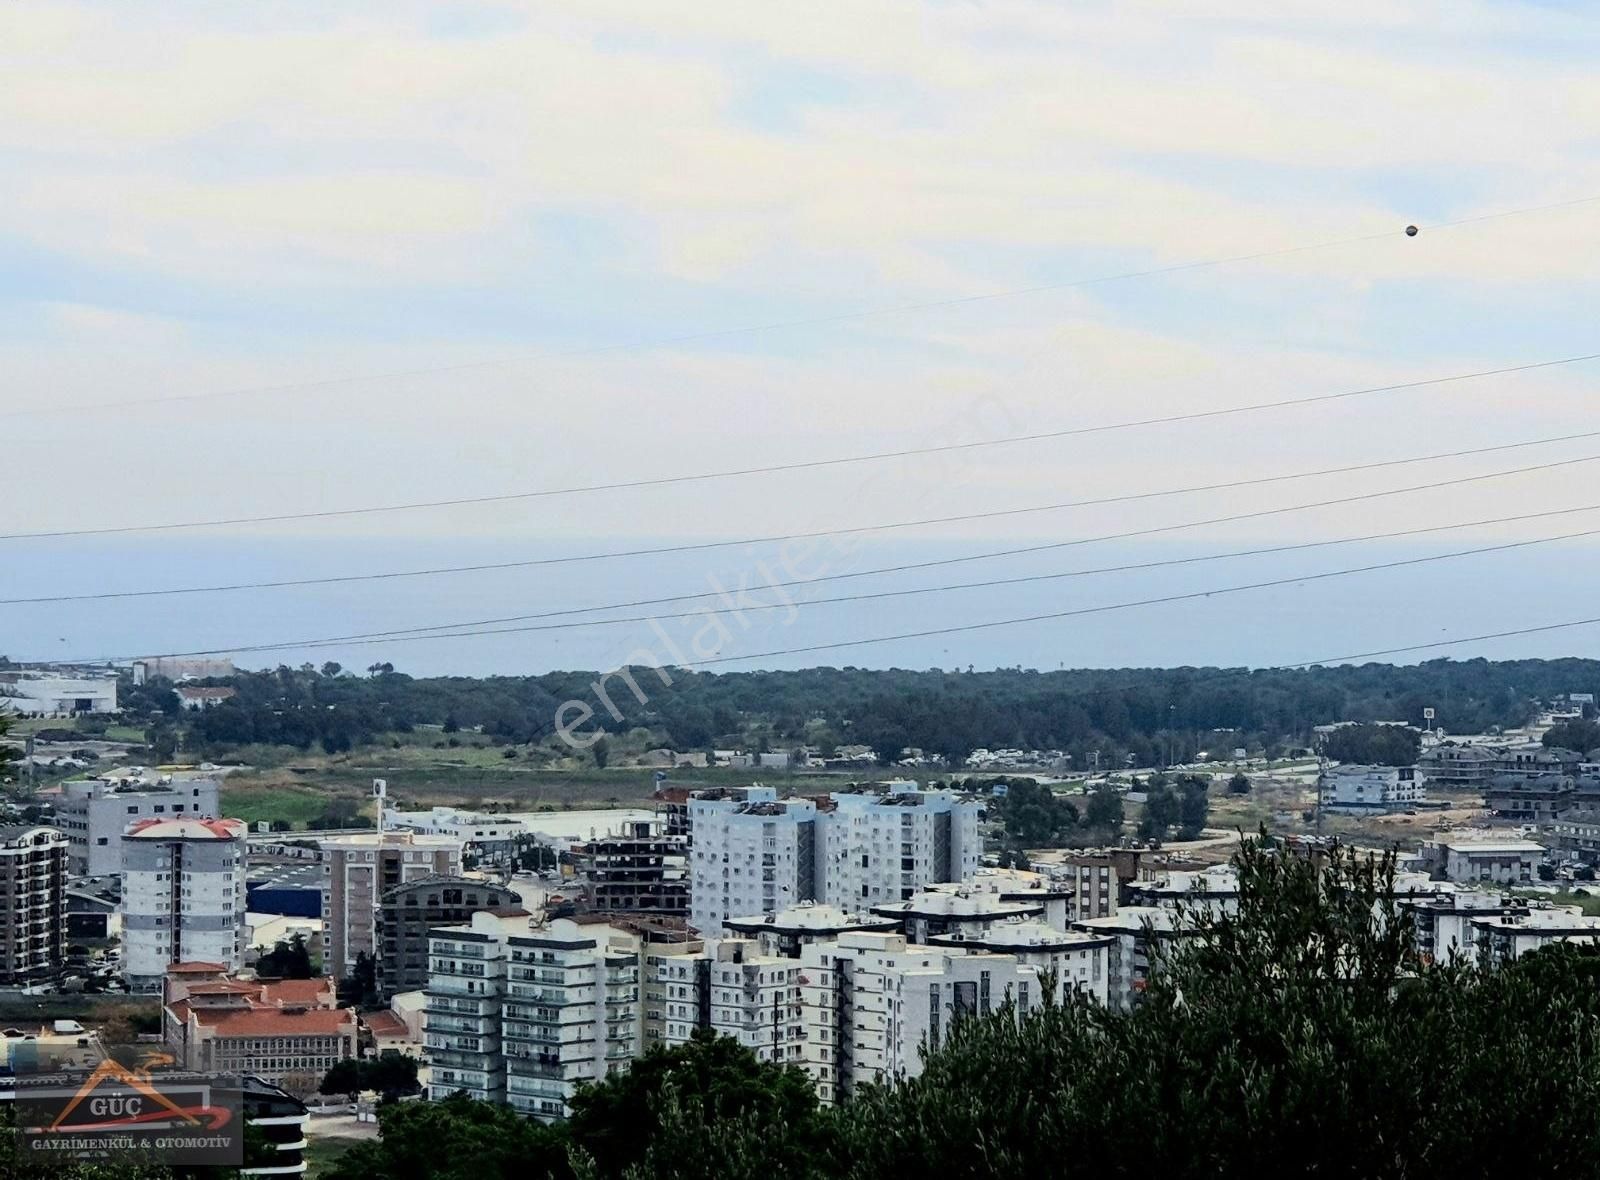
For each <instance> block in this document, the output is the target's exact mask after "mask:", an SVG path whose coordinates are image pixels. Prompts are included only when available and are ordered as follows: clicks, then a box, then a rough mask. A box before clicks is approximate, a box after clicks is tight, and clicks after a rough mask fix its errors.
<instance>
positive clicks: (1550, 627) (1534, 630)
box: [1278, 618, 1600, 668]
mask: <svg viewBox="0 0 1600 1180" xmlns="http://www.w3.org/2000/svg"><path fill="white" fill-rule="evenodd" d="M1597 623H1600V618H1593V619H1573V620H1571V621H1570V622H1566V623H1543V624H1540V625H1539V626H1536V627H1518V628H1516V629H1515V630H1511V631H1490V632H1488V633H1487V634H1484V635H1464V636H1462V637H1461V638H1460V639H1439V640H1435V641H1433V642H1431V643H1412V644H1408V645H1406V646H1405V647H1390V648H1385V649H1384V650H1382V651H1366V652H1357V653H1356V654H1355V655H1348V656H1333V657H1331V658H1329V659H1324V660H1305V661H1302V662H1301V663H1298V664H1279V665H1278V667H1280V668H1313V667H1316V666H1317V665H1318V664H1347V663H1349V662H1350V661H1351V660H1371V659H1376V658H1377V657H1378V656H1398V655H1405V654H1407V653H1409V652H1415V651H1432V650H1435V649H1438V648H1441V647H1457V646H1459V645H1460V644H1463V643H1483V642H1484V641H1486V640H1490V639H1516V638H1518V637H1520V636H1523V635H1540V634H1543V633H1544V632H1547V631H1565V630H1568V629H1569V628H1572V627H1593V626H1594V625H1595V624H1597Z"/></svg>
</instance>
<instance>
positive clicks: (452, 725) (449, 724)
mask: <svg viewBox="0 0 1600 1180" xmlns="http://www.w3.org/2000/svg"><path fill="white" fill-rule="evenodd" d="M439 728H440V729H442V730H443V731H444V732H445V733H460V732H461V722H459V721H457V720H456V715H455V714H454V713H446V714H445V715H444V724H443V725H442V726H440V727H439Z"/></svg>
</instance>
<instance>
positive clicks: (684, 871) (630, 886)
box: [572, 820, 689, 917]
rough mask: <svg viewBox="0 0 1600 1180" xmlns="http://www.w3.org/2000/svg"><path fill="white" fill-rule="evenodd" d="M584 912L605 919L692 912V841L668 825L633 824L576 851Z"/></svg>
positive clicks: (636, 822) (579, 846)
mask: <svg viewBox="0 0 1600 1180" xmlns="http://www.w3.org/2000/svg"><path fill="white" fill-rule="evenodd" d="M572 852H573V855H574V857H575V859H576V860H577V867H578V876H579V878H580V879H581V880H582V881H583V904H584V908H585V909H586V910H589V911H591V912H596V913H601V914H616V913H634V914H639V913H648V914H664V915H669V916H670V915H675V916H679V917H686V916H687V915H688V913H689V867H688V864H689V842H688V839H687V838H686V837H684V836H674V835H669V834H668V833H667V831H666V827H665V825H664V824H662V823H660V822H652V821H650V820H634V821H632V822H630V823H626V824H624V825H622V830H621V831H618V832H615V833H612V834H610V835H606V836H601V837H599V838H598V839H594V840H590V841H588V842H587V843H585V844H581V845H578V846H576V847H574V848H573V850H572Z"/></svg>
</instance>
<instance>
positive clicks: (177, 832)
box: [122, 818, 246, 991]
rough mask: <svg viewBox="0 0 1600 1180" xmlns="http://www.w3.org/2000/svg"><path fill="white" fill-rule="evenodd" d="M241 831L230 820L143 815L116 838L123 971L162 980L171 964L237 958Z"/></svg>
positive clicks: (228, 965)
mask: <svg viewBox="0 0 1600 1180" xmlns="http://www.w3.org/2000/svg"><path fill="white" fill-rule="evenodd" d="M245 834H246V828H245V825H244V823H243V821H241V820H236V819H205V820H198V819H165V820H164V819H154V818H152V819H145V820H140V821H139V822H138V823H136V824H134V825H133V826H132V827H131V828H129V829H128V831H127V833H126V834H125V835H124V836H123V837H122V868H123V883H122V973H123V977H124V978H125V979H126V980H127V981H128V986H129V988H130V989H132V990H135V991H141V990H154V989H157V988H159V987H160V986H161V980H162V978H163V976H165V975H166V972H167V968H168V967H169V966H170V965H171V964H173V963H215V964H217V965H218V966H219V967H221V968H222V969H223V970H225V971H228V972H234V971H237V970H238V969H239V968H240V966H241V965H242V964H241V955H242V953H243V949H244V941H245V939H244V932H245V917H244V915H245V905H244V902H245V890H244V878H245Z"/></svg>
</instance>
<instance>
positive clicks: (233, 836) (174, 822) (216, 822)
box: [125, 817, 246, 840]
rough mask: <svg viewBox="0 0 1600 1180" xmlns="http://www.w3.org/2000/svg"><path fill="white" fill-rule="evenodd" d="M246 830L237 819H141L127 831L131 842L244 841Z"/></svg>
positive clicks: (127, 836) (242, 823)
mask: <svg viewBox="0 0 1600 1180" xmlns="http://www.w3.org/2000/svg"><path fill="white" fill-rule="evenodd" d="M245 833H246V828H245V824H244V821H243V820H237V819H155V818H153V817H152V818H150V819H141V820H138V821H136V822H135V823H134V825H133V826H132V827H131V828H129V829H128V830H127V832H126V833H125V837H126V838H127V839H130V840H243V839H244V837H245Z"/></svg>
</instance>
